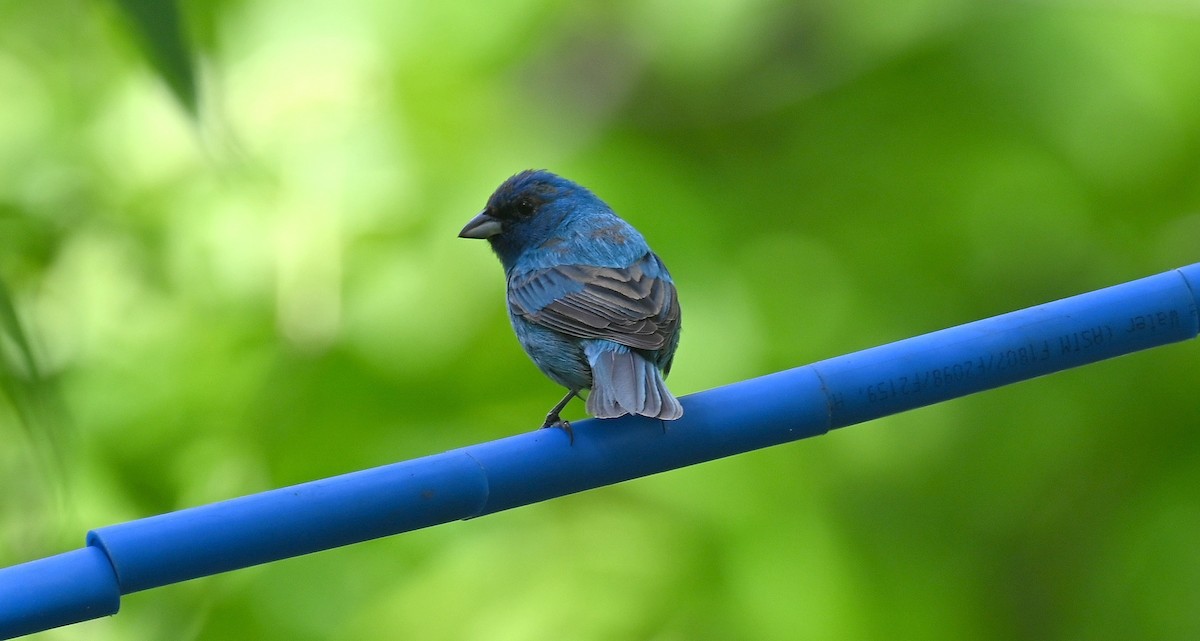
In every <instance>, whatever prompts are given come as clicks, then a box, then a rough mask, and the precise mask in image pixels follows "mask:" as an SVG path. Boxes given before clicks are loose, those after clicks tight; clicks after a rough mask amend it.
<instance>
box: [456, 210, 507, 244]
mask: <svg viewBox="0 0 1200 641" xmlns="http://www.w3.org/2000/svg"><path fill="white" fill-rule="evenodd" d="M502 231H504V226H503V225H501V224H500V221H498V220H496V219H495V218H492V217H491V216H489V215H488V214H487V212H486V211H481V212H479V215H478V216H476V217H474V218H472V219H471V221H470V222H468V223H467V226H466V227H463V228H462V231H460V232H458V237H459V238H491V237H492V236H495V235H496V234H499V233H500V232H502Z"/></svg>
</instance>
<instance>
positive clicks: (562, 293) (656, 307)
mask: <svg viewBox="0 0 1200 641" xmlns="http://www.w3.org/2000/svg"><path fill="white" fill-rule="evenodd" d="M668 278H669V276H667V272H666V269H665V268H664V267H663V266H662V262H661V261H659V259H658V257H657V256H655V255H654V254H653V253H647V254H646V255H645V256H644V257H642V259H641V260H639V261H638V262H636V263H634V264H633V265H630V266H629V267H595V266H587V265H558V266H554V267H549V268H545V269H538V270H534V271H532V272H529V273H526V274H522V275H518V276H516V277H514V278H513V279H512V280H511V282H510V283H509V293H508V301H509V305H510V306H511V307H512V310H513V312H514V313H516V314H519V315H520V316H521V317H523V318H525V319H526V320H528V321H530V322H532V323H536V324H539V325H542V326H544V327H548V328H550V329H553V330H555V331H558V332H562V333H563V334H566V335H568V336H574V337H576V338H583V339H595V338H603V339H608V340H611V341H613V342H615V343H619V344H621V345H625V346H628V347H631V348H634V349H641V350H659V349H663V348H664V347H666V346H667V345H669V344H671V343H672V342H673V340H674V339H675V336H676V334H677V332H678V331H679V300H678V296H677V294H676V292H675V286H674V285H673V284H672V283H671V281H670V280H668Z"/></svg>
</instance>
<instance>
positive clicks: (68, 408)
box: [0, 0, 1200, 640]
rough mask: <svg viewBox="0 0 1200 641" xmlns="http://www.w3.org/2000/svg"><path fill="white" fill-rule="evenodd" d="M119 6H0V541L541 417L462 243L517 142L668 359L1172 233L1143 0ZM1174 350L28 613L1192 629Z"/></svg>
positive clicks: (1198, 157)
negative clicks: (639, 257) (622, 222)
mask: <svg viewBox="0 0 1200 641" xmlns="http://www.w3.org/2000/svg"><path fill="white" fill-rule="evenodd" d="M100 6H101V7H103V5H100ZM118 6H120V7H122V11H125V12H128V15H127V14H126V13H116V12H112V11H105V10H103V8H100V9H97V8H96V5H88V4H84V5H80V4H78V3H69V2H63V1H61V0H48V1H47V2H40V3H0V95H3V96H4V97H5V99H4V100H2V101H0V142H2V143H3V144H0V283H3V284H4V286H5V288H6V289H5V290H4V291H5V296H4V299H10V300H11V306H9V305H7V304H5V305H0V327H2V328H3V330H2V334H3V338H0V341H2V342H0V346H2V347H3V350H0V355H2V356H3V360H0V363H3V365H0V372H3V380H4V381H6V385H9V387H6V388H5V389H6V390H9V391H8V392H7V393H6V395H5V396H3V397H0V565H8V564H13V563H18V562H21V561H26V560H29V559H33V558H37V557H41V556H46V555H49V554H53V553H57V552H61V551H64V550H67V549H71V548H74V547H77V546H79V545H82V543H83V535H84V532H85V531H86V530H87V529H88V528H90V527H95V526H100V525H105V524H109V523H114V522H119V521H124V520H128V519H132V518H138V517H142V516H147V515H150V514H155V513H159V512H163V511H167V510H174V509H179V508H184V507H187V506H191V505H196V504H200V503H206V502H211V501H215V500H221V499H225V498H229V497H233V496H238V495H242V494H246V493H250V492H255V491H259V490H264V489H268V488H273V487H280V486H284V485H288V484H293V483H297V482H302V481H307V480H311V479H314V478H320V477H323V476H328V475H332V474H338V473H342V472H347V471H351V470H355V469H360V468H364V467H369V466H374V465H380V464H384V463H388V462H391V461H396V460H403V459H409V458H413V457H416V456H421V455H425V454H430V453H435V452H439V451H443V450H445V449H449V448H453V447H457V446H461V445H465V444H469V443H474V442H478V441H482V440H487V439H493V438H498V437H501V436H504V435H508V434H512V433H515V432H518V431H522V430H527V429H532V428H533V427H535V426H536V425H537V424H539V423H540V419H541V417H543V416H544V414H545V411H546V410H547V409H548V408H549V406H550V405H552V404H553V403H554V402H555V401H556V400H557V398H558V397H559V395H560V391H559V390H558V389H556V388H555V387H554V385H553V384H552V383H550V382H549V381H547V380H545V379H544V378H543V377H542V376H541V375H540V374H539V373H538V372H537V370H536V369H535V368H534V367H533V365H532V364H531V363H529V361H528V360H527V359H526V357H525V356H524V354H523V353H522V352H521V350H520V348H519V347H518V346H517V344H516V340H515V339H514V338H513V337H512V335H511V330H510V328H509V327H508V321H507V318H506V316H505V312H504V309H503V277H502V274H501V272H500V268H499V266H498V265H497V264H496V261H495V259H494V257H492V256H491V255H489V253H488V251H487V249H486V248H485V247H484V246H482V245H481V244H479V243H474V242H467V241H461V240H459V239H457V238H455V234H456V232H457V230H458V229H459V228H460V227H461V225H462V224H463V223H464V222H465V221H466V220H467V219H468V218H469V217H470V216H472V215H473V214H474V213H475V212H477V211H478V209H479V208H480V207H481V206H482V204H483V202H484V200H485V199H486V197H487V195H488V194H489V193H490V192H491V190H492V189H493V188H494V187H495V186H496V185H497V184H498V183H499V182H500V181H501V180H503V179H504V178H505V177H507V176H508V175H511V174H512V173H515V172H516V171H518V170H521V169H525V168H529V167H547V168H550V169H552V170H555V171H557V172H559V173H562V174H564V175H566V176H569V177H571V178H573V179H576V180H578V181H580V182H582V183H584V184H586V185H588V186H590V187H592V188H593V189H594V190H595V191H597V192H598V193H599V194H600V195H601V196H602V197H604V198H605V199H606V200H608V201H609V202H610V203H611V204H612V205H613V206H614V207H615V208H616V209H617V210H618V211H619V212H620V213H621V214H622V215H623V216H625V217H626V218H627V219H629V220H630V221H631V222H633V223H634V224H635V225H636V226H637V227H638V228H639V229H641V230H642V231H643V232H644V233H645V234H646V235H647V236H648V237H649V239H650V241H651V243H652V244H653V246H654V247H655V248H656V250H658V251H659V252H660V253H661V254H662V255H663V256H664V258H665V259H666V260H667V262H668V264H670V266H671V269H672V273H673V274H674V275H675V276H676V280H677V281H678V283H679V288H680V297H681V301H682V304H683V309H684V321H683V322H684V334H683V341H682V344H681V347H680V351H679V354H678V356H677V361H676V363H675V368H674V371H673V373H672V377H671V386H672V389H673V390H676V391H678V392H679V393H683V394H686V393H689V392H694V391H699V390H703V389H707V388H711V387H714V386H717V385H721V384H725V383H729V382H733V381H736V380H740V379H744V378H747V377H751V376H756V375H760V374H765V373H768V372H772V371H776V370H779V369H783V368H787V367H791V366H796V365H802V364H805V363H808V362H811V361H814V360H818V359H821V358H825V357H828V356H833V355H837V354H842V353H846V352H850V351H853V350H856V349H861V348H865V347H870V346H873V345H876V344H879V343H882V342H887V341H891V340H897V339H901V338H905V337H908V336H911V335H914V334H919V333H923V332H926V331H931V330H935V329H938V328H942V327H946V326H949V325H954V324H958V323H963V322H967V321H970V320H975V319H978V318H982V317H985V316H990V315H994V314H997V313H1002V312H1005V311H1009V310H1013V309H1019V308H1023V307H1027V306H1030V305H1035V304H1038V303H1040V302H1044V301H1047V300H1051V299H1055V298H1059V297H1063V296H1067V295H1071V294H1075V293H1079V292H1082V291H1088V290H1091V289H1096V288H1099V287H1103V286H1105V285H1109V284H1113V283H1117V282H1123V281H1126V280H1130V279H1133V278H1136V277H1139V276H1143V275H1148V274H1152V273H1157V272H1160V271H1164V270H1167V269H1170V268H1172V267H1176V266H1179V265H1183V264H1188V263H1193V262H1196V261H1198V260H1200V74H1196V73H1195V64H1194V61H1195V60H1200V22H1198V21H1197V20H1195V16H1194V15H1192V14H1190V13H1188V10H1186V9H1184V8H1183V7H1182V6H1180V5H1173V4H1172V3H1167V2H1151V3H1142V4H1136V3H1121V2H1111V3H1075V2H1054V1H1051V2H1041V3H1031V2H1026V3H969V2H963V1H961V0H926V1H924V2H916V3H892V2H881V1H867V0H859V1H852V2H830V1H822V0H818V1H817V2H813V3H808V4H803V5H796V4H792V3H783V2H777V1H774V0H744V1H742V2H724V3H708V4H703V3H702V4H700V5H696V4H695V3H684V2H671V1H667V0H656V1H653V2H644V3H609V4H595V3H555V2H533V1H530V0H507V1H504V2H499V3H491V4H487V5H479V4H470V3H453V2H451V3H431V2H408V1H403V0H400V1H398V0H387V1H384V0H357V1H354V2H346V3H333V2H306V1H303V0H301V1H299V2H296V1H292V2H282V1H280V0H225V1H224V2H204V3H200V2H197V3H187V4H185V5H183V6H182V7H180V6H179V5H177V4H175V3H173V2H170V3H154V2H122V3H121V4H119V5H118ZM181 8H182V9H184V10H185V11H183V12H182V14H180V13H179V10H180V9H181ZM146 12H149V13H146ZM164 12H165V13H164ZM180 15H183V16H186V18H187V20H188V22H187V24H186V25H185V24H180V18H179V17H180ZM127 18H128V19H127ZM130 23H131V24H134V25H135V28H134V30H133V31H130V29H128V28H127V27H128V25H129V24H130ZM156 34H157V35H156ZM180 34H193V35H194V37H195V39H196V41H197V42H199V43H201V45H202V47H203V49H204V52H205V61H206V62H205V65H206V69H211V77H212V78H213V82H212V86H211V92H207V93H206V95H205V97H204V103H205V105H206V106H207V105H209V104H212V105H213V108H212V109H211V110H209V109H204V110H201V111H203V117H202V118H201V120H200V121H199V122H195V121H194V120H193V119H192V117H191V116H190V115H189V114H187V113H186V112H182V111H180V110H179V109H177V108H176V107H175V105H174V104H172V103H171V101H170V100H169V99H167V97H166V94H165V93H164V92H163V91H162V90H161V89H160V83H161V82H162V81H163V80H162V79H163V78H165V81H166V83H167V85H168V86H170V87H171V88H172V91H173V92H174V93H175V94H176V98H177V99H178V100H180V101H182V103H183V104H184V105H188V106H189V107H188V109H189V110H192V111H195V107H194V105H195V103H196V101H197V98H196V95H195V94H194V93H191V92H194V86H195V82H194V80H193V78H194V76H195V73H194V67H193V64H194V63H192V62H189V61H190V60H194V57H195V55H196V54H195V52H189V50H188V47H187V45H186V44H185V40H184V39H183V38H182V37H180ZM139 41H144V42H149V43H150V44H149V46H147V47H145V48H144V49H138V48H137V47H133V46H130V43H131V42H139ZM155 43H157V44H155ZM139 51H144V52H148V53H146V54H145V56H142V55H141V54H139V53H137V52H139ZM207 76H208V74H206V77H207ZM207 88H209V87H207V86H206V89H207ZM0 302H3V300H0ZM5 310H8V311H5ZM1196 349H1197V348H1196V345H1194V344H1183V345H1178V346H1171V347H1166V348H1161V349H1157V350H1153V351H1151V352H1146V353H1141V354H1138V355H1133V356H1128V357H1124V358H1120V359H1117V360H1114V361H1110V362H1106V363H1101V364H1097V365H1093V366H1090V367H1086V368H1082V369H1078V370H1074V371H1071V372H1065V373H1061V374H1057V375H1054V376H1050V377H1046V378H1043V379H1039V380H1036V381H1031V382H1027V383H1022V384H1019V385H1015V386H1011V387H1009V388H1005V389H1001V390H996V391H992V392H988V393H985V394H980V395H977V396H974V397H970V398H966V399H960V400H956V401H953V402H949V403H944V404H941V405H938V406H935V407H930V408H925V409H922V410H918V411H914V412H910V413H907V414H904V415H900V416H896V417H892V418H888V419H885V420H881V421H876V422H874V423H871V424H867V425H861V426H856V427H853V428H850V429H845V430H840V431H838V432H836V433H834V434H830V435H827V436H824V437H821V438H818V439H812V440H808V441H804V442H800V443H797V444H793V445H789V446H784V447H778V448H772V449H770V450H767V451H762V452H755V453H751V454H747V455H743V456H740V457H735V458H732V459H728V460H723V461H718V462H713V463H709V464H706V465H701V466H696V467H693V468H689V469H685V470H679V471H676V472H672V473H669V474H665V475H661V476H658V477H655V478H648V479H642V480H639V481H636V482H632V483H627V484H623V485H620V486H617V487H612V488H606V489H602V490H598V491H595V492H588V493H585V494H582V495H577V496H572V497H568V498H565V499H561V500H556V501H552V502H548V503H545V504H541V505H536V506H530V507H527V508H522V509H520V510H514V511H512V512H509V513H503V514H498V515H493V516H489V517H486V518H481V519H477V520H473V521H470V522H466V523H457V524H449V525H446V526H442V527H438V528H432V529H429V530H427V531H421V532H415V533H410V534H406V535H403V536H400V537H393V538H390V539H386V540H381V541H375V542H370V543H366V544H362V545H358V546H352V547H350V548H346V549H342V550H335V551H331V552H327V553H323V554H319V555H313V556H310V557H305V558H302V559H296V560H290V561H285V562H281V563H277V564H272V565H270V566H266V567H262V568H256V569H251V570H245V571H239V572H234V573H231V574H229V575H226V576H220V577H212V578H208V579H202V580H198V581H192V582H189V583H186V584H182V585H177V586H171V587H167V588H162V589H158V590H152V591H148V592H144V593H138V594H134V595H130V596H128V597H126V598H125V600H124V601H123V604H122V612H121V614H120V615H118V616H116V617H113V618H111V619H106V620H103V621H96V622H91V623H86V624H82V625H78V626H74V627H70V628H66V629H63V630H60V631H57V632H52V633H47V634H46V635H44V636H45V638H47V639H75V638H80V639H82V638H86V639H110V638H111V639H123V640H124V639H162V638H171V639H175V638H185V639H231V638H235V639H264V640H266V639H276V638H278V639H289V640H296V639H299V640H304V639H329V638H354V639H364V640H367V639H395V638H414V639H433V640H436V639H546V638H563V639H642V638H646V639H648V638H655V639H695V638H719V639H756V640H757V639H796V638H817V639H828V638H836V639H877V638H889V639H936V638H956V639H958V638H971V639H1013V638H1037V639H1079V638H1086V639H1129V638H1154V639H1191V638H1196V637H1197V636H1200V615H1198V614H1197V611H1196V608H1195V607H1194V604H1193V601H1194V600H1195V599H1194V595H1196V594H1197V593H1198V592H1200V558H1198V557H1197V556H1196V554H1195V553H1194V551H1193V548H1194V545H1193V544H1192V541H1193V539H1194V538H1195V534H1196V532H1197V531H1200V477H1197V475H1196V474H1195V470H1196V469H1197V467H1198V466H1200V440H1198V439H1197V438H1196V437H1195V426H1196V425H1197V424H1198V422H1200V404H1198V403H1197V401H1196V394H1195V382H1196V381H1197V380H1200V364H1198V362H1197V358H1196ZM35 374H36V375H37V376H36V377H35V376H34V375H35ZM35 380H36V381H42V382H43V383H44V384H43V385H42V386H41V387H39V388H38V389H41V390H44V391H43V392H37V393H36V394H34V393H30V392H28V390H30V389H32V388H33V387H38V386H37V385H34V381H35ZM14 381H15V382H14ZM11 385H15V387H11ZM12 390H17V391H12ZM22 390H24V391H22ZM33 398H39V399H43V400H41V401H37V403H41V404H42V405H43V406H45V407H47V408H58V409H55V410H54V411H46V412H45V413H44V414H45V415H46V416H48V417H50V420H41V422H38V421H29V420H25V421H22V420H21V416H22V411H23V410H22V407H23V403H24V404H25V406H30V405H32V404H33V401H31V400H29V399H33ZM56 398H57V400H55V399H56ZM22 399H25V400H24V401H23V400H22ZM581 413H582V406H581V404H575V405H573V406H572V407H571V408H569V409H568V417H570V418H575V417H579V416H581ZM52 435H53V436H52ZM53 461H58V462H59V463H53Z"/></svg>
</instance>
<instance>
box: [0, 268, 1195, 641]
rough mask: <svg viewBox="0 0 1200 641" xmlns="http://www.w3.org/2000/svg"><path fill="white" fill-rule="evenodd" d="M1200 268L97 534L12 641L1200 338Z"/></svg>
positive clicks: (39, 595) (13, 589)
mask: <svg viewBox="0 0 1200 641" xmlns="http://www.w3.org/2000/svg"><path fill="white" fill-rule="evenodd" d="M1198 308H1200V263H1198V264H1195V265H1190V266H1188V267H1184V268H1181V269H1177V270H1173V271H1170V272H1166V273H1162V274H1158V275H1156V276H1150V277H1148V278H1143V279H1141V280H1136V281H1133V282H1130V283H1125V284H1123V285H1117V286H1115V287H1109V288H1107V289H1102V290H1099V291H1095V292H1091V293H1088V294H1082V295H1079V296H1075V297H1072V298H1067V299H1064V300H1060V301H1057V302H1053V303H1048V304H1046V305H1039V306H1037V307H1032V308H1029V309H1024V310H1021V311H1017V312H1012V313H1009V314H1004V315H1002V316H997V317H995V318H989V319H986V320H981V321H977V322H974V323H969V324H967V325H962V326H959V327H954V328H950V329H945V330H941V331H938V332H933V333H931V334H925V335H923V336H917V337H915V338H910V339H907V340H903V341H899V342H896V343H891V344H888V345H883V346H881V347H875V348H872V349H867V350H863V351H861V352H855V353H853V354H848V355H846V356H841V357H838V358H831V359H829V360H825V361H821V362H818V363H814V364H812V365H808V366H805V367H798V368H796V369H791V370H787V371H783V372H778V373H775V374H770V375H767V376H763V377H761V378H756V379H752V380H748V381H742V382H740V383H734V384H732V385H727V386H724V387H719V388H717V389H713V390H709V391H706V392H701V393H698V394H692V395H690V396H688V397H686V398H684V399H683V401H682V402H683V405H684V408H685V409H686V412H685V413H684V416H683V418H682V419H680V420H678V421H674V422H671V423H669V424H664V423H663V422H660V421H655V420H650V419H644V418H635V417H625V418H621V419H615V420H607V421H596V420H586V421H580V422H578V423H576V424H575V442H574V445H571V444H569V443H568V441H567V436H566V434H565V433H563V432H562V431H561V430H536V431H534V432H529V433H524V434H518V435H516V436H512V437H509V438H504V439H500V440H497V441H492V442H489V443H482V444H479V445H473V446H470V447H465V448H462V449H458V450H453V451H450V452H445V453H443V454H436V455H433V456H427V457H424V458H419V459H414V460H411V461H405V462H402V463H394V464H392V465H385V466H383V467H377V468H374V469H369V470H364V471H361V472H354V473H351V474H345V475H342V476H337V477H334V478H329V479H324V480H320V481H312V482H309V483H303V484H300V485H295V486H292V487H286V488H282V489H278V490H272V491H269V492H263V493H261V494H254V495H251V496H245V497H241V498H236V499H232V500H228V501H223V502H220V503H214V504H212V505H205V506H201V507H195V508H190V509H186V510H181V511H178V512H171V513H168V514H162V515H159V516H153V517H150V518H145V519H139V520H137V521H130V522H128V523H121V524H118V525H110V526H108V527H103V528H99V529H96V530H93V531H91V532H89V533H88V536H87V547H85V548H83V549H81V550H75V551H72V552H67V553H65V554H59V555H57V556H53V557H50V558H47V559H42V560H39V561H32V562H29V563H25V564H22V565H18V566H14V567H10V568H6V569H3V570H0V638H11V637H13V636H19V635H23V634H28V633H31V632H36V631H39V630H45V629H48V628H52V627H56V626H60V625H66V624H69V623H75V622H78V621H83V620H87V619H92V618H96V617H100V616H104V615H109V614H114V613H116V611H117V608H118V607H119V605H120V595H122V594H129V593H130V592H137V591H138V590H145V589H148V588H153V587H157V586H161V585H166V584H168V583H174V582H177V581H185V580H187V579H193V578H196V577H201V576H206V575H209V574H215V573H217V572H225V571H227V570H233V569H237V568H243V567H247V566H250V565H255V564H258V563H266V562H268V561H274V560H278V559H283V558H287V557H291V556H297V555H300V554H307V553H309V552H316V551H318V550H324V549H328V548H332V547H336V546H340V545H346V544H349V543H356V542H359V541H365V540H368V539H373V538H376V537H381V536H387V535H389V534H397V533H399V532H406V531H409V530H414V529H417V528H422V527H426V526H430V525H436V524H438V523H445V522H447V521H451V520H456V519H467V518H472V517H476V516H481V515H484V514H490V513H492V512H498V511H500V510H506V509H508V508H512V507H517V506H519V505H527V504H529V503H535V502H537V501H542V500H545V499H549V498H553V497H556V496H563V495H565V494H570V493H573V492H579V491H581V490H586V489H590V488H595V487H600V486H603V485H608V484H611V483H617V482H619V481H624V480H627V479H632V478H636V477H640V476H645V475H648V474H654V473H656V472H662V471H664V470H669V469H673V468H677V467H682V466H685V465H691V464H693V463H699V462H701V461H707V460H711V459H715V458H720V457H723V456H729V455H731V454H738V453H740V452H745V451H748V450H753V449H757V448H761V447H766V446H768V445H775V444H778V443H785V442H788V441H794V440H797V439H801V438H805V437H808V436H815V435H818V434H823V433H825V432H827V431H829V430H830V429H833V428H837V427H843V426H846V425H852V424H854V423H859V422H862V421H866V420H870V419H873V418H878V417H881V416H886V415H889V414H894V413H896V412H901V411H904V410H907V409H911V408H914V407H920V406H923V405H928V404H930V403H936V402H938V401H943V400H946V399H949V398H955V397H958V396H963V395H966V394H970V393H972V392H978V391H980V390H984V389H989V388H992V387H997V386H1000V385H1004V384H1007V383H1012V382H1014V381H1019V380H1024V379H1028V378H1033V377H1035V376H1040V375H1042V374H1047V373H1049V372H1054V371H1059V370H1063V369H1067V368H1070V367H1076V366H1078V365H1083V364H1085V363H1091V362H1095V361H1098V360H1102V359H1105V358H1110V357H1113V356H1117V355H1120V354H1126V353H1129V352H1134V351H1137V350H1141V349H1146V348H1149V347H1155V346H1158V345H1164V344H1167V343H1172V342H1176V341H1181V340H1185V339H1189V338H1194V337H1196V335H1197V332H1198V331H1200V312H1198Z"/></svg>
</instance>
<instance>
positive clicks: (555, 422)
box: [542, 414, 575, 445]
mask: <svg viewBox="0 0 1200 641" xmlns="http://www.w3.org/2000/svg"><path fill="white" fill-rule="evenodd" d="M547 427H557V428H559V429H561V430H562V431H564V432H566V433H567V442H568V443H569V444H571V445H574V444H575V431H574V430H572V429H571V422H570V421H564V420H562V419H561V418H559V417H558V415H557V414H552V415H550V416H547V417H546V422H545V423H543V424H542V429H546V428H547Z"/></svg>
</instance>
